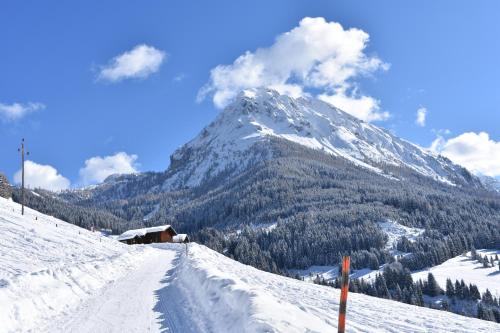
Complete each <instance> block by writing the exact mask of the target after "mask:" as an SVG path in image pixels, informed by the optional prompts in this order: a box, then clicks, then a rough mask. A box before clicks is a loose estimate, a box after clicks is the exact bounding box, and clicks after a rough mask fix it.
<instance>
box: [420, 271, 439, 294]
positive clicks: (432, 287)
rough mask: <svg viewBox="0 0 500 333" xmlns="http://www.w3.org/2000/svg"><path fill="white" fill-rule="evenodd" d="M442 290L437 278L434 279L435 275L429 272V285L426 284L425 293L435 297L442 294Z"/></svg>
mask: <svg viewBox="0 0 500 333" xmlns="http://www.w3.org/2000/svg"><path fill="white" fill-rule="evenodd" d="M441 292H442V289H441V287H439V284H438V283H437V281H436V278H434V275H433V274H432V273H430V272H429V274H427V283H426V288H425V290H424V293H425V294H427V295H429V296H431V297H435V296H438V295H439V294H441Z"/></svg>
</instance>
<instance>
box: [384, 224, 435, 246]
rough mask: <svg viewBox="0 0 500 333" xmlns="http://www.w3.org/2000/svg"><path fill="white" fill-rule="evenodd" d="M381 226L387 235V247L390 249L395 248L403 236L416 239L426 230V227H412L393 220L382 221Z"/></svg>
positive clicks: (411, 239) (412, 239) (410, 239)
mask: <svg viewBox="0 0 500 333" xmlns="http://www.w3.org/2000/svg"><path fill="white" fill-rule="evenodd" d="M379 226H380V228H381V229H382V231H383V232H384V233H385V234H386V235H387V238H388V240H387V243H386V249H388V250H395V249H396V244H397V243H398V241H399V240H400V239H402V238H403V237H406V238H407V239H408V240H409V241H415V240H416V239H417V237H419V236H420V235H422V234H423V233H424V231H425V230H424V229H419V228H410V227H407V226H404V225H402V224H399V223H398V222H396V221H392V220H387V221H384V222H380V223H379Z"/></svg>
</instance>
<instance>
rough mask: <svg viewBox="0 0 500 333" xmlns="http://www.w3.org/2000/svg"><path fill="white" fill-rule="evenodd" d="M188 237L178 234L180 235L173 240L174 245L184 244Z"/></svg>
mask: <svg viewBox="0 0 500 333" xmlns="http://www.w3.org/2000/svg"><path fill="white" fill-rule="evenodd" d="M187 236H188V235H186V234H178V235H175V236H174V237H173V238H172V241H173V242H174V243H182V242H184V241H185V240H186V238H187Z"/></svg>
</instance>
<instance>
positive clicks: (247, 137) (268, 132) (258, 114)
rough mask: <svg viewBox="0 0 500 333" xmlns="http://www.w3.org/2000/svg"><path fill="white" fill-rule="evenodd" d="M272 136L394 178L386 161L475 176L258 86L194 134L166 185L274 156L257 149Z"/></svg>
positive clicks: (431, 173) (376, 130) (441, 174)
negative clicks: (258, 145)
mask: <svg viewBox="0 0 500 333" xmlns="http://www.w3.org/2000/svg"><path fill="white" fill-rule="evenodd" d="M271 138H275V139H282V140H287V141H290V142H294V143H297V144H300V145H302V146H304V147H307V148H310V149H315V150H320V151H323V152H324V153H326V154H330V155H333V156H336V157H341V158H345V159H347V160H348V161H350V162H352V163H354V164H356V165H358V166H361V167H363V168H366V169H369V170H371V171H373V172H377V173H380V174H384V175H385V176H388V177H390V178H393V177H392V176H391V175H390V173H387V172H385V171H384V165H390V166H395V167H406V168H409V169H412V170H413V171H415V172H417V173H419V174H422V175H425V176H428V177H431V178H433V179H435V180H438V181H441V182H444V183H447V184H450V185H454V184H455V183H457V182H459V183H463V182H466V183H470V181H471V179H473V178H472V176H471V175H470V174H469V173H468V172H467V171H466V170H465V169H463V168H461V167H459V166H457V165H454V164H453V163H451V162H450V161H449V160H447V159H445V158H443V157H441V156H437V155H435V154H433V153H431V152H428V151H426V150H424V149H422V148H420V147H418V146H417V145H414V144H412V143H410V142H408V141H405V140H403V139H400V138H398V137H396V136H395V135H393V134H391V133H390V132H389V131H387V130H384V129H382V128H380V127H377V126H375V125H372V124H369V123H366V122H364V121H362V120H360V119H357V118H355V117H353V116H351V115H349V114H347V113H346V112H343V111H342V110H340V109H338V108H336V107H334V106H332V105H330V104H328V103H326V102H323V101H320V100H317V99H314V98H304V97H301V98H292V97H290V96H287V95H282V94H279V93H278V92H276V91H274V90H271V89H267V88H258V89H247V90H244V91H242V92H241V93H240V94H239V95H238V97H237V98H236V99H235V100H234V101H233V102H232V103H231V104H230V105H228V106H227V107H226V108H225V109H224V110H223V111H222V112H221V113H220V114H219V115H218V117H217V118H216V119H215V120H214V121H213V122H212V123H211V124H210V125H208V126H207V127H205V128H204V129H203V130H202V131H201V133H200V134H199V135H198V136H197V137H196V138H194V139H193V140H192V141H190V142H188V143H187V144H185V145H184V146H182V147H181V148H179V149H178V150H177V151H176V152H175V153H174V154H173V155H172V156H171V166H170V168H169V170H168V171H167V173H168V175H169V177H168V178H167V180H166V182H165V184H164V189H170V188H179V187H192V186H196V185H199V184H201V183H203V182H204V181H206V180H209V179H211V178H213V177H216V176H218V175H220V174H223V173H224V174H227V175H233V174H236V173H238V172H240V171H242V170H244V169H245V168H247V167H248V166H250V165H253V164H255V163H257V162H259V161H262V160H266V159H269V158H272V152H271V151H270V150H265V149H264V150H263V149H261V148H259V149H256V144H257V143H265V142H266V141H269V140H270V139H271ZM260 147H262V145H260Z"/></svg>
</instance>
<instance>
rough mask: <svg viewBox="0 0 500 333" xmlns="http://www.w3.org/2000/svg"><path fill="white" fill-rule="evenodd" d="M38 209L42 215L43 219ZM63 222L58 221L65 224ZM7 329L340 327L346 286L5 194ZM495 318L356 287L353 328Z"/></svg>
mask: <svg viewBox="0 0 500 333" xmlns="http://www.w3.org/2000/svg"><path fill="white" fill-rule="evenodd" d="M35 216H37V217H38V219H36V220H35ZM56 224H57V227H56ZM0 251H1V256H0V269H1V272H2V273H1V274H2V275H1V281H2V283H1V284H0V323H1V324H0V332H56V333H57V332H94V333H97V332H182V333H189V332H217V333H224V332H259V333H260V332H262V333H263V332H287V333H292V332H332V331H335V330H336V325H337V313H338V305H339V296H340V295H339V290H336V289H333V288H329V287H324V286H318V285H314V284H310V283H305V282H302V281H299V280H294V279H290V278H285V277H282V276H278V275H274V274H270V273H266V272H262V271H259V270H257V269H255V268H252V267H250V266H246V265H243V264H240V263H238V262H235V261H233V260H231V259H229V258H227V257H225V256H223V255H221V254H219V253H216V252H214V251H211V250H209V249H208V248H206V247H204V246H201V245H197V244H194V243H192V244H190V245H189V250H188V253H186V248H185V247H184V246H183V245H181V244H160V245H155V246H126V245H123V244H120V243H118V242H116V241H114V240H111V239H106V238H101V237H100V236H98V234H94V233H91V232H89V231H85V230H82V229H80V228H78V227H75V226H72V225H69V224H66V223H64V222H61V221H59V220H57V219H54V218H51V217H47V216H43V215H42V214H39V213H37V212H35V211H32V210H29V209H28V210H27V214H26V215H25V216H24V217H21V216H20V214H19V206H18V205H17V204H14V203H12V202H8V201H6V200H3V199H0ZM499 330H500V326H499V325H498V324H496V323H492V322H487V321H480V320H477V319H472V318H467V317H462V316H458V315H454V314H451V313H448V312H444V311H437V310H431V309H427V308H420V307H414V306H411V305H407V304H403V303H398V302H393V301H389V300H384V299H378V298H372V297H369V296H366V295H360V294H350V295H349V301H348V311H347V331H348V332H495V331H499Z"/></svg>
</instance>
